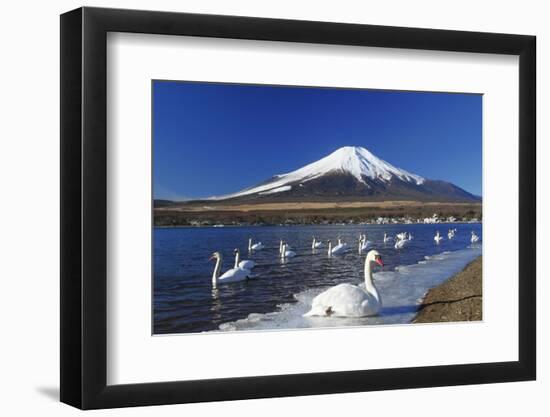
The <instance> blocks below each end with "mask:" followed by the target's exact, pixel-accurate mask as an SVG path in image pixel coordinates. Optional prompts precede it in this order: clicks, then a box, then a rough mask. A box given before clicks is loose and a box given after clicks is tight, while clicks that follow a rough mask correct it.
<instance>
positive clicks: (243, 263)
mask: <svg viewBox="0 0 550 417" xmlns="http://www.w3.org/2000/svg"><path fill="white" fill-rule="evenodd" d="M255 266H256V262H254V261H249V260H244V261H241V262H239V268H241V269H252V268H254V267H255Z"/></svg>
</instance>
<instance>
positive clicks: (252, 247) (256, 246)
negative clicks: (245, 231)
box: [248, 238, 264, 251]
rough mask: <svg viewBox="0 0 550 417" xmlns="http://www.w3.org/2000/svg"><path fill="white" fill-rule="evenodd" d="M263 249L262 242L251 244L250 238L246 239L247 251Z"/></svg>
mask: <svg viewBox="0 0 550 417" xmlns="http://www.w3.org/2000/svg"><path fill="white" fill-rule="evenodd" d="M263 248H264V245H262V242H258V243H254V244H252V238H249V239H248V250H249V251H252V250H260V249H263Z"/></svg>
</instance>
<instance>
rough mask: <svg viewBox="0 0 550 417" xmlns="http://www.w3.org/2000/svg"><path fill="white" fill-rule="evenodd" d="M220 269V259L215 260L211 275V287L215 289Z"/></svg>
mask: <svg viewBox="0 0 550 417" xmlns="http://www.w3.org/2000/svg"><path fill="white" fill-rule="evenodd" d="M221 269H222V258H217V259H216V266H214V273H213V274H212V285H213V286H214V287H215V286H216V284H217V283H218V277H219V276H220V270H221Z"/></svg>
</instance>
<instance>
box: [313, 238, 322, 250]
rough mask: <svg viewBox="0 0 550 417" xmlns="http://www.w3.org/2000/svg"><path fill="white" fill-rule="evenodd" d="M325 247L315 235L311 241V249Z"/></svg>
mask: <svg viewBox="0 0 550 417" xmlns="http://www.w3.org/2000/svg"><path fill="white" fill-rule="evenodd" d="M322 247H323V242H318V241H317V239H315V236H313V242H311V249H319V248H322Z"/></svg>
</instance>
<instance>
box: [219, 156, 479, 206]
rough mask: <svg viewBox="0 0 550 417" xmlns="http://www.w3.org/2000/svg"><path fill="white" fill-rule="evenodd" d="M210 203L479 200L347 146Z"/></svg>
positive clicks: (445, 183) (452, 187)
mask: <svg viewBox="0 0 550 417" xmlns="http://www.w3.org/2000/svg"><path fill="white" fill-rule="evenodd" d="M209 200H210V201H224V202H227V201H235V202H237V201H238V202H271V201H273V202H283V201H338V200H346V201H384V200H418V201H439V202H446V201H457V202H458V201H461V202H472V201H480V198H479V197H477V196H475V195H473V194H470V193H468V192H467V191H465V190H463V189H461V188H460V187H457V186H456V185H454V184H451V183H449V182H445V181H439V180H429V179H426V178H423V177H421V176H419V175H415V174H412V173H410V172H407V171H405V170H403V169H400V168H397V167H395V166H393V165H391V164H390V163H388V162H386V161H384V160H382V159H380V158H378V157H376V156H375V155H373V154H372V153H371V152H369V151H368V150H367V149H365V148H362V147H353V146H346V147H343V148H340V149H337V150H336V151H334V152H333V153H331V154H330V155H328V156H326V157H324V158H322V159H320V160H318V161H316V162H313V163H311V164H308V165H306V166H304V167H302V168H299V169H297V170H295V171H292V172H289V173H286V174H281V175H276V176H274V177H273V178H270V179H269V180H267V181H264V182H263V183H261V184H258V185H255V186H253V187H250V188H247V189H245V190H242V191H239V192H236V193H233V194H228V195H224V196H215V197H211V198H210V199H209Z"/></svg>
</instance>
